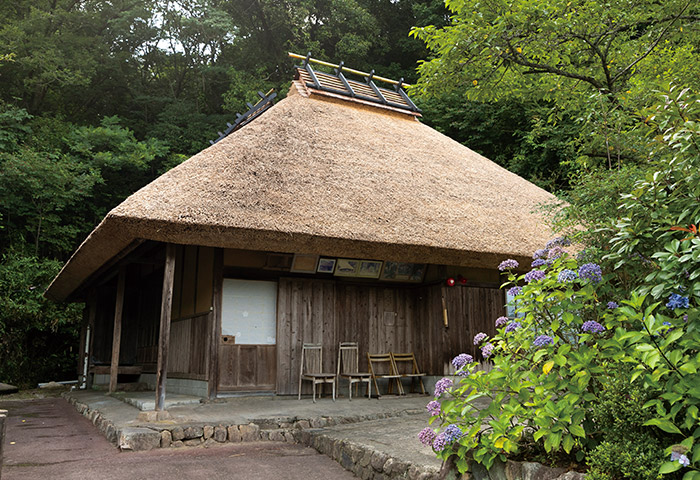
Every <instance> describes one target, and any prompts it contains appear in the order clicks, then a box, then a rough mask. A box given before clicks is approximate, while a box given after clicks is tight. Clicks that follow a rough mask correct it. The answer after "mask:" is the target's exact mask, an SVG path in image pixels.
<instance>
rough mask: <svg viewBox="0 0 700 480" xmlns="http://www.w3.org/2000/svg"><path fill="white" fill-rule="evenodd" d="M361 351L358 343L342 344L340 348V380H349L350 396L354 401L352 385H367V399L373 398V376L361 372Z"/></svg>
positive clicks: (338, 372) (338, 373)
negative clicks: (341, 378)
mask: <svg viewBox="0 0 700 480" xmlns="http://www.w3.org/2000/svg"><path fill="white" fill-rule="evenodd" d="M359 356H360V355H359V350H358V348H357V343H356V342H341V343H340V345H339V346H338V371H337V375H338V378H340V377H344V378H347V379H348V394H349V399H350V400H352V385H353V384H354V383H363V382H366V383H367V390H366V392H367V398H372V382H371V379H372V375H370V374H369V373H361V372H358V370H359Z"/></svg>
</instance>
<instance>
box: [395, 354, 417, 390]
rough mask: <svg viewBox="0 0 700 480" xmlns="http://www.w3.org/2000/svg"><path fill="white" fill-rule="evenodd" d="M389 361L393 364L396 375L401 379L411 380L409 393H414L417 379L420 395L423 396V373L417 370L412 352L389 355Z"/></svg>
mask: <svg viewBox="0 0 700 480" xmlns="http://www.w3.org/2000/svg"><path fill="white" fill-rule="evenodd" d="M391 360H392V361H393V362H394V368H395V369H396V373H398V374H399V376H400V377H401V378H410V379H411V393H413V392H414V383H415V380H416V379H417V380H418V382H419V383H420V390H421V393H423V394H425V386H424V385H423V377H424V376H425V373H421V371H420V369H419V368H418V363H416V357H415V355H413V352H409V353H391ZM400 382H401V380H399V383H400Z"/></svg>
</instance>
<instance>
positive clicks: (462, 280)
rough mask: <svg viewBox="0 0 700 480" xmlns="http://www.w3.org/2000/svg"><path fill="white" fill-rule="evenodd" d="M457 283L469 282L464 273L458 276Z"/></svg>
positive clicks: (464, 283)
mask: <svg viewBox="0 0 700 480" xmlns="http://www.w3.org/2000/svg"><path fill="white" fill-rule="evenodd" d="M457 283H459V284H460V285H466V284H467V279H466V278H464V277H463V276H462V275H458V276H457Z"/></svg>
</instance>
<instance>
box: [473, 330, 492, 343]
mask: <svg viewBox="0 0 700 480" xmlns="http://www.w3.org/2000/svg"><path fill="white" fill-rule="evenodd" d="M487 338H489V336H488V335H486V334H485V333H484V332H479V333H477V334H476V335H474V345H479V344H480V343H481V342H483V341H484V340H486V339H487Z"/></svg>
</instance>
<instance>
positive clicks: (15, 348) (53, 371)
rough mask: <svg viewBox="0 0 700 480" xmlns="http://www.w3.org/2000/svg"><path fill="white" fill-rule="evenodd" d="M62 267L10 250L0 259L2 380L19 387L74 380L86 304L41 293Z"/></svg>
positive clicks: (56, 263) (55, 262)
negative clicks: (69, 302)
mask: <svg viewBox="0 0 700 480" xmlns="http://www.w3.org/2000/svg"><path fill="white" fill-rule="evenodd" d="M60 267H61V263H60V262H58V261H55V260H46V259H43V260H42V259H39V258H37V257H34V256H27V255H23V254H21V253H17V252H8V253H6V254H4V255H3V257H2V260H1V261H0V378H2V380H3V381H5V382H10V383H13V384H15V385H18V386H32V385H33V386H35V385H36V383H37V382H39V381H48V380H67V379H72V378H75V367H76V363H75V353H74V352H72V351H71V348H69V347H67V346H68V345H75V346H77V341H78V328H77V325H78V321H79V319H80V311H81V310H82V308H81V307H82V305H79V304H73V305H70V306H66V305H61V304H56V303H54V302H51V301H49V300H47V299H45V298H44V297H43V296H42V294H43V292H44V290H45V289H46V287H47V286H48V284H49V282H50V281H51V279H52V278H53V277H54V276H55V275H56V274H57V273H58V271H59V270H60Z"/></svg>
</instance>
